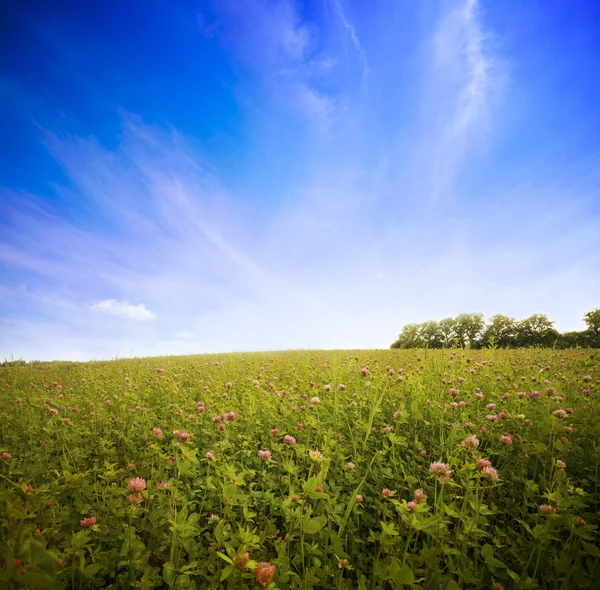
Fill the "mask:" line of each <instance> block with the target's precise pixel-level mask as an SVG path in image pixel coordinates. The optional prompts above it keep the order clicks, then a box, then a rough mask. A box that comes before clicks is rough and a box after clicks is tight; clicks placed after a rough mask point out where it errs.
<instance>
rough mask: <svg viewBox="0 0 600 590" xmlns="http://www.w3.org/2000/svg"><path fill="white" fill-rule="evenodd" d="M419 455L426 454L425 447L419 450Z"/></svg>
mask: <svg viewBox="0 0 600 590" xmlns="http://www.w3.org/2000/svg"><path fill="white" fill-rule="evenodd" d="M419 455H420V456H421V457H424V456H425V455H427V451H426V450H425V449H421V450H420V451H419Z"/></svg>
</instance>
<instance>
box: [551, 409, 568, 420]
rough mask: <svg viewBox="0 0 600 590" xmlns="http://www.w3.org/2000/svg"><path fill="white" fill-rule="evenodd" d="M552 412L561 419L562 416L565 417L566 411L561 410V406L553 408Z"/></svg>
mask: <svg viewBox="0 0 600 590" xmlns="http://www.w3.org/2000/svg"><path fill="white" fill-rule="evenodd" d="M552 414H553V415H554V416H556V417H557V418H558V419H559V420H562V419H563V418H566V417H567V412H566V411H565V410H563V409H562V408H560V409H558V410H554V412H552Z"/></svg>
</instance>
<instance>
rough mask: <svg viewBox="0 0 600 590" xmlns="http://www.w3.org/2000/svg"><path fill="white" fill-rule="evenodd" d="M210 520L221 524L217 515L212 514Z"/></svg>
mask: <svg viewBox="0 0 600 590" xmlns="http://www.w3.org/2000/svg"><path fill="white" fill-rule="evenodd" d="M210 519H211V520H212V521H213V522H219V517H218V516H217V515H216V514H211V515H210Z"/></svg>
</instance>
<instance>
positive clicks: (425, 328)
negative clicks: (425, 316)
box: [419, 320, 442, 348]
mask: <svg viewBox="0 0 600 590" xmlns="http://www.w3.org/2000/svg"><path fill="white" fill-rule="evenodd" d="M419 337H420V338H421V340H423V343H424V345H425V346H427V347H429V348H442V334H441V332H440V325H439V323H438V322H436V321H433V320H429V321H427V322H423V323H422V324H421V325H420V327H419Z"/></svg>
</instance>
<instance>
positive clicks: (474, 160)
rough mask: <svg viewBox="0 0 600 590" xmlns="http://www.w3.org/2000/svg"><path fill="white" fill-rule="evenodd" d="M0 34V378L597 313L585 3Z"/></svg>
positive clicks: (10, 23) (145, 15)
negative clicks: (27, 366)
mask: <svg viewBox="0 0 600 590" xmlns="http://www.w3.org/2000/svg"><path fill="white" fill-rule="evenodd" d="M0 13H1V14H0V359H5V358H7V359H10V358H14V359H25V360H32V359H39V360H52V359H64V360H90V359H98V360H99V359H111V358H116V357H119V358H122V357H129V356H148V355H164V354H190V353H202V352H228V351H251V350H282V349H292V348H311V349H320V348H387V347H389V345H390V344H391V343H392V342H393V341H394V340H395V339H396V337H397V335H398V333H399V332H400V330H401V328H402V326H403V325H404V324H406V323H410V322H422V321H425V320H429V319H437V320H439V319H442V318H444V317H448V316H455V315H457V314H459V313H462V312H480V313H483V314H484V315H485V316H486V317H490V316H491V315H494V314H496V313H502V314H506V315H509V316H512V317H515V318H517V319H521V318H525V317H527V316H529V315H531V314H533V313H545V314H548V316H549V317H550V318H551V319H552V320H554V321H555V322H556V327H557V328H558V329H559V330H561V331H567V330H578V329H583V327H584V324H583V321H582V318H583V315H584V313H585V312H586V311H588V310H590V309H592V308H595V307H598V306H600V108H599V106H598V105H600V28H599V24H598V23H600V3H599V2H597V1H596V0H589V1H584V0H529V1H528V2H522V1H521V0H505V1H503V2H497V1H495V0H479V1H477V0H451V1H450V0H446V1H444V0H420V1H419V2H415V1H412V0H373V1H372V2H364V1H362V0H310V1H307V2H300V1H297V0H279V1H274V0H243V1H242V0H214V1H208V0H207V1H202V0H174V1H172V2H164V1H162V0H143V1H142V0H118V1H117V0H105V1H103V2H79V1H76V0H58V1H56V2H46V1H42V0H39V1H38V0H27V1H19V0H7V1H6V2H3V3H2V8H0Z"/></svg>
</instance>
